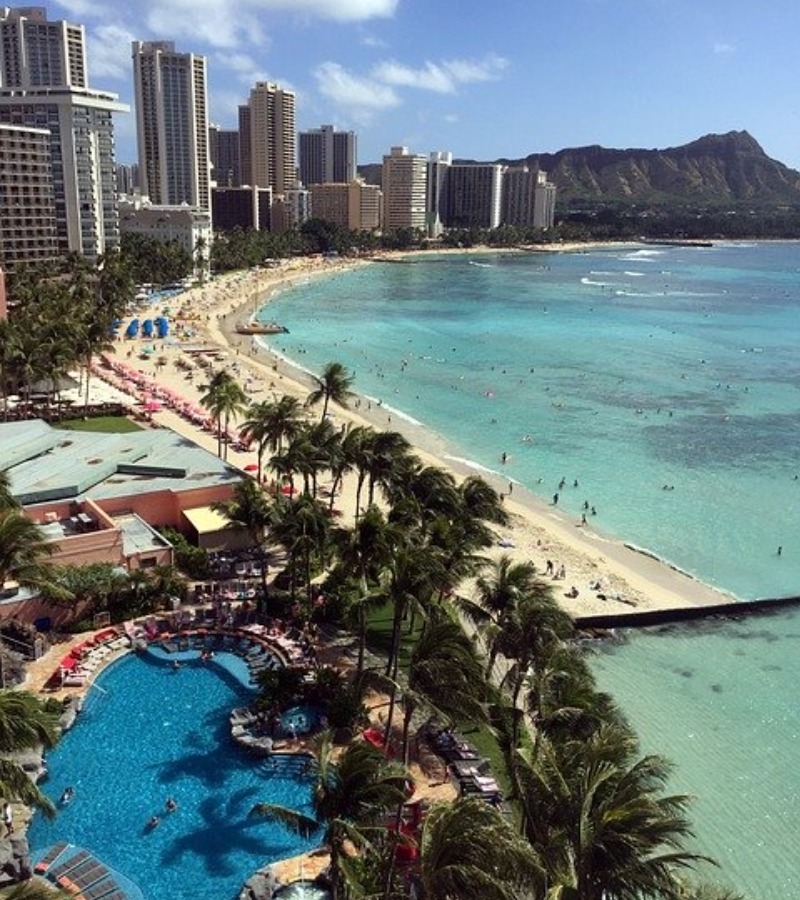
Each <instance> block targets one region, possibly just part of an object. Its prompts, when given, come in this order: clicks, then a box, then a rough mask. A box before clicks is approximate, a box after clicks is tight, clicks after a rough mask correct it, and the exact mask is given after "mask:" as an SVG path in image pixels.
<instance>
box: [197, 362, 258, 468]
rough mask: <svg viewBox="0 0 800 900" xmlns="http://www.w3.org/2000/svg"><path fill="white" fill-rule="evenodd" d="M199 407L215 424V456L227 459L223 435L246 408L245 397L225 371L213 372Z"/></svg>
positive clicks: (226, 448) (226, 445)
mask: <svg viewBox="0 0 800 900" xmlns="http://www.w3.org/2000/svg"><path fill="white" fill-rule="evenodd" d="M203 391H204V394H203V395H202V397H201V398H200V405H201V406H202V407H203V408H204V409H207V410H208V411H209V412H210V413H211V416H212V418H213V419H214V421H215V422H216V423H217V455H218V456H219V457H220V458H224V459H227V458H228V444H227V442H226V443H225V444H224V447H225V452H224V455H223V434H227V432H228V426H229V425H230V421H231V419H232V418H233V417H234V416H236V415H238V414H239V413H242V412H244V410H245V409H246V408H247V396H246V395H245V392H244V391H243V390H242V388H241V386H240V385H239V384H238V382H237V381H236V380H235V379H234V377H233V376H232V375H231V374H230V372H227V371H226V370H225V369H221V370H220V371H219V372H215V373H214V375H213V376H212V378H211V381H210V382H209V383H208V384H207V385H205V387H204V388H203Z"/></svg>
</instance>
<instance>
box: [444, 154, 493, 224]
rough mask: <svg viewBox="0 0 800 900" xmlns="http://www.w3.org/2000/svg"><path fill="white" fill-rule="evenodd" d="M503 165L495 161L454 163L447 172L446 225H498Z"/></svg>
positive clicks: (445, 191)
mask: <svg viewBox="0 0 800 900" xmlns="http://www.w3.org/2000/svg"><path fill="white" fill-rule="evenodd" d="M502 174H503V167H502V166H500V165H496V164H494V163H475V164H469V165H462V164H457V163H456V164H453V165H452V166H450V169H449V171H448V173H447V182H446V185H445V189H444V193H443V197H442V204H441V208H440V212H441V215H442V222H443V224H444V226H445V227H446V228H497V226H498V225H499V224H500V201H501V196H502V195H501V186H502Z"/></svg>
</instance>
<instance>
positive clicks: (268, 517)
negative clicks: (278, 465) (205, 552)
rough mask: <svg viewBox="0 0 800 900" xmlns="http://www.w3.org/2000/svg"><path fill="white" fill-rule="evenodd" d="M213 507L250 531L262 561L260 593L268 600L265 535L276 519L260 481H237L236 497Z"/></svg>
mask: <svg viewBox="0 0 800 900" xmlns="http://www.w3.org/2000/svg"><path fill="white" fill-rule="evenodd" d="M214 509H215V510H216V511H217V512H220V513H222V515H224V516H225V518H226V519H228V521H229V522H231V523H232V524H233V525H238V526H240V527H241V528H244V529H245V530H246V531H247V534H248V537H249V539H250V547H251V549H252V550H253V551H254V552H255V553H256V555H257V556H258V558H259V560H260V561H261V592H262V593H261V595H262V597H263V599H264V602H265V603H266V602H267V594H268V591H267V569H268V566H267V553H266V550H265V547H264V537H265V533H266V531H267V529H268V528H269V527H270V525H271V524H272V521H273V506H272V504H271V503H270V501H269V498H268V497H267V495H266V494H265V493H264V491H263V490H262V488H261V485H260V484H257V483H256V482H255V481H253V480H252V479H251V478H247V479H245V480H244V481H240V482H238V484H236V486H235V487H234V489H233V496H232V497H231V499H230V500H225V501H222V502H220V503H215V504H214Z"/></svg>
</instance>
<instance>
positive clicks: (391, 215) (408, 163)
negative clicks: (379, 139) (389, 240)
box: [381, 147, 427, 231]
mask: <svg viewBox="0 0 800 900" xmlns="http://www.w3.org/2000/svg"><path fill="white" fill-rule="evenodd" d="M381 181H382V187H383V226H384V229H385V230H386V231H392V230H393V229H396V228H421V229H424V228H425V192H426V185H427V161H426V159H425V157H424V156H420V155H418V154H415V153H411V152H410V151H409V149H408V147H392V149H391V151H390V152H389V155H388V156H384V157H383V168H382V172H381Z"/></svg>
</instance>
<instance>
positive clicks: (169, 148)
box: [132, 41, 211, 210]
mask: <svg viewBox="0 0 800 900" xmlns="http://www.w3.org/2000/svg"><path fill="white" fill-rule="evenodd" d="M132 50H133V87H134V96H135V100H136V137H137V144H138V148H139V177H140V179H141V189H142V193H144V194H146V195H147V196H149V197H150V199H151V200H152V202H153V203H155V204H157V205H159V206H174V205H178V204H180V203H188V204H189V206H195V207H198V208H199V209H205V210H210V209H211V162H210V158H209V152H208V97H207V88H206V58H205V57H204V56H197V55H196V54H194V53H179V52H178V51H176V49H175V44H174V43H173V42H172V41H145V42H142V41H134V42H133V45H132Z"/></svg>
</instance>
